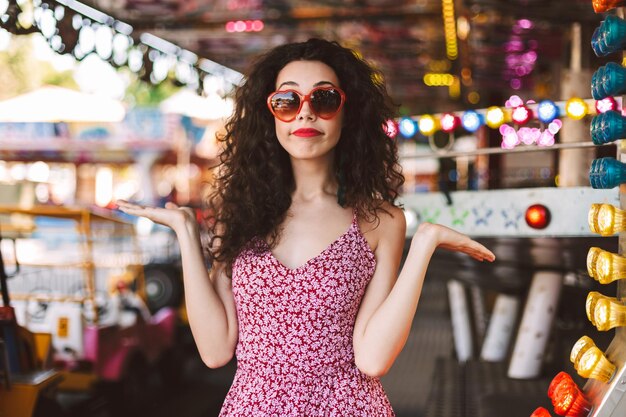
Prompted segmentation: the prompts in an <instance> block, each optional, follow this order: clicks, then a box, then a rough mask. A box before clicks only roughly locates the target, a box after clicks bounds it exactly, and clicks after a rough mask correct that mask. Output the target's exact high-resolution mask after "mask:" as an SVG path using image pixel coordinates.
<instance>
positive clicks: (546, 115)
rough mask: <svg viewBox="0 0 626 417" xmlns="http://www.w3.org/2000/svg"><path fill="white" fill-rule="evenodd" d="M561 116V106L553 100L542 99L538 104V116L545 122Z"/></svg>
mask: <svg viewBox="0 0 626 417" xmlns="http://www.w3.org/2000/svg"><path fill="white" fill-rule="evenodd" d="M557 117H559V108H558V107H557V105H556V104H555V103H554V101H552V100H541V101H540V102H539V104H537V118H538V119H539V120H540V121H541V122H543V123H550V122H551V121H553V120H554V119H556V118H557Z"/></svg>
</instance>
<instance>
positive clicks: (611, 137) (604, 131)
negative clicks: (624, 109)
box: [589, 110, 626, 145]
mask: <svg viewBox="0 0 626 417" xmlns="http://www.w3.org/2000/svg"><path fill="white" fill-rule="evenodd" d="M589 130H590V131H591V140H592V141H593V143H594V144H596V145H603V144H605V143H609V142H613V141H615V140H618V139H621V138H623V137H626V117H623V116H622V115H620V114H619V113H618V112H616V111H613V110H611V111H607V112H604V113H601V114H598V115H597V116H595V117H594V118H593V119H592V120H591V126H590V127H589Z"/></svg>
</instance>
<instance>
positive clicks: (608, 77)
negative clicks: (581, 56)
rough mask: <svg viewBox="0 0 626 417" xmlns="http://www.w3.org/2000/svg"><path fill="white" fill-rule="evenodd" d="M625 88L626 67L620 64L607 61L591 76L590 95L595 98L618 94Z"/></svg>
mask: <svg viewBox="0 0 626 417" xmlns="http://www.w3.org/2000/svg"><path fill="white" fill-rule="evenodd" d="M625 90H626V68H624V67H622V66H621V65H620V64H617V63H615V62H609V63H608V64H606V65H605V66H603V67H600V68H598V69H597V70H596V72H594V73H593V75H592V76H591V96H592V97H593V98H594V99H596V100H600V99H603V98H605V97H607V96H617V95H620V94H621V93H623V92H624V91H625ZM570 100H571V99H570Z"/></svg>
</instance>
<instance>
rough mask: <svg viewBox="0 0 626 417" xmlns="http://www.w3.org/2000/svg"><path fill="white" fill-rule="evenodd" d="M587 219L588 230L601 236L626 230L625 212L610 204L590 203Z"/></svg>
mask: <svg viewBox="0 0 626 417" xmlns="http://www.w3.org/2000/svg"><path fill="white" fill-rule="evenodd" d="M587 221H588V223H589V230H591V231H592V232H593V233H598V234H599V235H601V236H611V235H614V234H615V233H619V232H623V231H624V230H626V212H624V210H621V209H619V208H617V207H615V206H612V205H610V204H592V205H591V208H590V209H589V215H588V216H587Z"/></svg>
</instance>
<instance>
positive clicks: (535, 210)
mask: <svg viewBox="0 0 626 417" xmlns="http://www.w3.org/2000/svg"><path fill="white" fill-rule="evenodd" d="M524 219H525V220H526V224H527V225H528V226H530V227H532V228H533V229H545V228H546V227H548V225H549V224H550V219H551V216H550V210H549V209H548V208H547V207H546V206H544V205H543V204H533V205H532V206H530V207H528V208H527V209H526V215H525V216H524Z"/></svg>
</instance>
